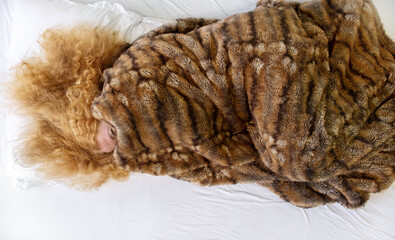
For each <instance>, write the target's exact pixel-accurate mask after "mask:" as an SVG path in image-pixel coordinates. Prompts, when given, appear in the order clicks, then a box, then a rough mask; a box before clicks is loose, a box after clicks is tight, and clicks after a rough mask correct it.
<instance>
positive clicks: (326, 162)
mask: <svg viewBox="0 0 395 240" xmlns="http://www.w3.org/2000/svg"><path fill="white" fill-rule="evenodd" d="M77 45H78V44H77ZM51 51H52V50H51ZM75 52H77V56H79V54H80V53H78V52H79V51H78V50H77V51H75ZM99 52H100V51H99ZM115 52H117V53H118V52H119V51H114V52H112V53H115ZM394 54H395V46H394V43H393V42H392V41H391V40H390V39H389V38H388V37H387V36H386V35H385V33H384V31H383V29H382V26H381V23H380V21H379V18H378V16H377V13H376V11H375V9H374V6H373V5H372V3H371V2H370V1H362V0H355V1H341V0H332V1H329V0H328V1H320V2H310V3H301V4H299V3H284V2H281V1H260V2H259V3H258V5H257V8H256V9H255V10H254V11H252V12H249V13H243V14H238V15H235V16H231V17H229V18H226V19H223V20H205V19H184V20H179V21H178V22H177V24H175V25H170V26H164V27H162V28H159V29H157V30H156V31H153V32H151V33H149V34H147V35H146V36H144V37H142V38H140V39H139V40H137V41H136V42H134V43H133V44H132V45H131V47H130V48H129V49H127V50H126V51H124V53H123V54H121V55H120V56H119V58H118V59H117V60H116V61H115V63H114V65H113V66H112V67H111V68H108V69H106V70H105V71H104V73H103V78H104V79H103V80H98V81H97V82H96V83H95V84H94V85H90V86H89V87H87V88H85V89H89V92H88V93H86V95H83V94H85V93H84V92H81V91H79V90H78V89H80V88H83V85H84V84H87V83H89V82H91V80H92V79H93V78H94V77H93V76H95V77H96V78H97V79H98V77H97V76H99V75H100V74H94V73H89V71H88V72H87V70H85V69H86V66H84V65H79V64H72V66H74V65H78V66H77V70H73V71H74V72H73V73H74V74H71V75H75V76H83V79H84V81H78V80H75V79H74V80H71V81H70V82H68V83H67V84H65V86H64V88H66V89H67V91H66V96H67V101H69V102H67V103H64V104H61V103H60V102H56V104H55V105H56V106H58V107H65V108H66V109H67V111H66V112H58V113H56V114H53V113H52V112H53V110H52V109H51V110H50V111H48V110H47V109H45V108H44V110H42V109H41V105H39V107H38V108H37V109H33V110H32V111H31V112H29V114H30V115H34V116H35V115H37V116H36V120H37V121H38V120H39V122H42V118H43V116H45V115H46V114H47V113H48V112H50V113H51V114H52V115H54V116H55V115H56V117H53V119H49V120H48V121H47V122H46V124H47V125H49V126H51V127H49V126H48V128H47V129H45V131H50V130H51V131H53V129H54V128H55V127H53V125H55V126H57V125H59V126H60V125H61V126H62V127H60V128H59V130H58V132H61V134H59V136H61V137H62V138H65V139H67V141H69V140H70V141H72V142H73V144H71V143H70V144H69V143H68V142H67V144H64V145H62V146H59V150H58V149H57V151H58V152H59V153H61V154H66V153H67V154H70V155H69V156H72V157H71V158H68V159H65V158H62V159H59V158H60V156H62V155H57V156H54V157H53V158H52V159H51V161H47V159H45V160H42V162H40V163H43V169H45V170H44V171H46V172H51V170H53V172H54V173H55V174H57V175H59V174H58V172H59V171H61V172H62V171H64V170H63V169H66V170H67V174H68V175H64V176H67V177H69V176H71V175H73V176H74V175H77V174H78V175H77V176H80V174H79V173H83V174H93V175H95V173H98V174H97V176H99V177H98V179H99V180H97V179H94V180H92V182H95V183H97V184H101V183H102V182H103V181H105V180H106V179H107V178H108V177H114V178H122V177H125V176H126V175H127V174H128V173H127V171H132V172H144V173H149V174H153V175H164V174H166V175H169V176H172V177H175V178H179V179H183V180H187V181H191V182H199V183H200V184H202V185H216V184H235V183H246V182H255V183H259V184H261V185H263V186H265V187H268V188H270V189H271V190H272V191H274V192H275V193H277V194H279V195H280V196H281V197H282V198H283V199H284V200H286V201H289V202H291V203H293V204H296V205H298V206H302V207H313V206H317V205H319V204H325V203H328V202H334V201H337V202H340V203H342V204H343V205H345V206H347V207H358V206H361V205H362V204H363V203H364V202H366V201H367V199H368V197H369V193H371V192H377V191H380V190H382V189H385V188H387V187H388V186H390V185H391V183H392V182H393V180H394V170H393V169H394V164H395V163H394V162H395V160H394V148H395V146H394V135H395V132H394V128H393V122H394V111H393V109H394V99H393V92H394V78H395V77H394V76H395V74H394V72H395V67H394V66H395V61H394ZM70 59H78V57H72V58H69V59H67V60H62V59H56V61H51V62H61V63H62V64H66V63H68V62H69V61H70ZM84 59H89V57H88V58H87V57H85V58H84ZM97 59H101V57H98V56H96V57H95V58H93V59H91V60H90V61H89V60H88V62H89V63H90V62H95V61H96V60H97ZM62 61H63V62H62ZM95 64H97V65H96V66H97V67H96V69H95V71H96V72H100V70H101V69H105V68H106V67H107V66H104V67H103V65H100V64H98V63H95ZM66 65H67V64H66ZM95 71H92V72H95ZM61 72H62V73H63V70H62V71H61ZM90 74H91V75H90ZM66 75H67V77H68V76H69V75H70V72H67V73H66ZM62 76H63V75H62ZM89 76H92V78H90V77H89ZM85 79H87V81H86V80H85ZM103 81H104V85H103V86H102V85H101V84H102V83H103ZM89 84H91V83H89ZM57 86H58V84H55V86H53V88H54V89H58V87H57ZM92 86H94V88H92ZM49 87H52V86H51V84H49ZM42 88H44V89H45V88H46V86H44V87H42ZM99 89H101V93H100V94H99ZM90 91H91V92H90ZM43 95H45V94H43ZM96 95H98V96H97V97H96V98H95V99H94V100H93V96H96ZM58 97H59V96H58ZM81 98H82V99H84V100H83V104H81V105H78V104H75V103H74V102H73V101H74V100H75V99H81ZM92 100H93V104H92V114H93V116H94V118H95V119H97V120H98V121H97V120H94V118H92V116H91V113H90V112H89V111H87V110H86V109H87V106H90V102H91V101H92ZM45 102H47V101H45ZM44 105H45V104H44ZM51 105H52V104H51ZM39 112H41V113H40V114H38V113H39ZM58 122H59V124H58ZM62 124H63V125H62ZM63 126H64V127H63ZM92 126H95V127H94V128H93V129H84V128H86V127H88V128H90V127H92ZM96 126H98V127H96ZM63 128H64V129H63ZM70 129H71V130H72V131H70ZM45 131H43V132H45ZM88 132H89V133H90V134H89V135H87V133H88ZM34 134H36V133H34ZM45 134H47V133H45ZM77 137H78V138H77ZM77 139H78V140H77ZM35 141H36V140H35V139H33V141H32V139H30V140H28V141H27V144H30V142H35ZM40 141H41V140H40ZM36 142H37V141H36ZM58 142H59V141H56V143H52V145H51V144H46V146H47V145H48V146H51V147H52V146H53V145H55V146H58ZM61 142H62V141H61ZM64 143H66V141H64ZM75 143H77V144H75ZM34 149H36V148H34ZM112 150H114V152H113V154H112V155H111V154H106V153H102V152H109V151H112ZM40 151H41V150H40ZM77 151H79V152H84V154H86V155H85V156H86V158H81V157H79V156H78V157H77V156H74V155H73V154H75V152H77ZM49 152H50V151H49V150H48V154H49ZM85 152H86V153H85ZM32 155H33V156H43V154H42V152H40V153H37V154H36V155H34V152H29V153H28V156H32ZM49 155H50V154H49ZM48 159H49V158H48ZM70 159H71V160H70ZM61 174H62V173H61Z"/></svg>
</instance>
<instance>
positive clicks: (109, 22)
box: [0, 0, 395, 240]
mask: <svg viewBox="0 0 395 240" xmlns="http://www.w3.org/2000/svg"><path fill="white" fill-rule="evenodd" d="M374 2H375V4H376V7H377V9H378V11H379V14H380V16H381V18H382V22H383V24H384V27H385V29H386V31H387V34H388V35H389V36H390V37H391V38H392V39H395V26H394V25H393V16H392V14H393V11H394V10H395V2H393V1H391V0H375V1H374ZM255 3H256V0H184V1H180V0H129V1H127V0H111V1H110V0H108V1H100V2H99V1H95V0H76V1H68V0H2V1H1V2H0V34H1V36H2V37H1V38H0V79H1V82H0V91H2V93H4V87H3V86H1V84H3V83H4V82H6V81H10V77H9V73H10V70H9V69H10V68H11V67H12V66H13V65H15V64H16V63H18V62H19V61H20V60H21V59H22V58H24V57H26V56H29V55H30V54H33V53H34V52H35V51H37V49H38V46H37V43H36V41H37V38H38V37H39V36H40V34H41V33H42V32H43V31H44V30H45V29H47V28H50V27H61V26H70V25H72V24H76V23H78V22H88V23H90V24H94V25H100V26H107V27H111V28H112V29H115V30H117V31H119V32H120V33H121V34H122V35H123V36H124V37H125V38H126V39H127V40H128V41H130V42H132V41H133V40H135V39H136V38H137V37H138V36H140V35H141V34H144V33H145V32H147V31H150V30H152V29H154V28H156V27H158V26H160V25H161V24H164V23H168V22H171V21H173V20H174V19H176V18H181V17H207V18H223V17H226V16H229V15H231V14H234V13H238V12H244V11H248V10H251V9H253V8H254V6H255ZM0 120H1V124H0V144H1V145H0V147H1V149H0V192H1V197H0V212H1V215H0V239H5V240H19V239H32V240H34V239H40V240H41V239H43V240H45V239H59V240H63V239H65V240H66V239H76V240H79V239H84V240H85V239H88V240H89V239H139V240H140V239H349V240H353V239H380V240H385V239H388V240H389V239H395V205H394V204H393V199H395V186H394V185H392V187H390V188H389V189H387V190H385V191H384V192H382V193H380V194H373V195H372V196H371V198H370V200H369V201H368V203H367V204H366V205H365V206H364V207H362V208H359V209H356V210H351V209H346V208H344V207H343V206H341V205H339V204H331V205H325V206H320V207H316V208H312V209H302V208H297V207H295V206H293V205H291V204H289V203H286V202H284V201H283V200H281V199H280V198H279V197H277V196H276V195H275V194H274V193H272V192H270V191H269V190H268V189H265V188H262V187H261V186H258V185H255V184H245V185H232V186H216V187H201V186H197V185H194V184H191V183H187V182H182V181H178V180H174V179H172V178H170V177H153V176H149V175H145V174H132V175H131V177H130V179H129V180H128V181H125V182H116V181H111V182H109V183H107V184H105V185H104V186H102V187H101V188H100V189H96V190H92V191H79V190H78V189H71V188H68V187H66V186H63V185H61V184H58V183H56V182H53V181H48V180H45V179H41V178H39V177H38V176H36V175H35V174H34V172H32V171H30V170H28V169H24V168H22V167H20V166H18V165H16V164H14V158H15V153H14V150H13V149H14V146H15V142H16V139H17V135H18V133H19V132H20V126H21V125H22V124H24V123H25V120H24V119H23V118H21V117H18V116H15V115H13V114H12V113H11V110H10V105H9V103H8V102H7V99H6V98H5V97H4V95H1V98H0Z"/></svg>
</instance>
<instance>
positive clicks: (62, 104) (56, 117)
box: [9, 25, 129, 188]
mask: <svg viewBox="0 0 395 240" xmlns="http://www.w3.org/2000/svg"><path fill="white" fill-rule="evenodd" d="M39 44H40V46H41V50H42V51H41V52H40V55H39V56H34V57H31V58H28V59H25V60H23V61H22V62H21V63H20V64H19V65H18V66H17V67H15V71H14V79H13V81H12V82H11V84H10V91H9V92H10V95H11V98H12V99H13V100H15V105H16V108H17V109H18V110H19V112H20V113H21V114H22V115H24V116H28V117H29V118H30V120H31V123H30V124H29V125H27V126H26V130H25V132H24V133H23V134H22V136H21V137H20V140H21V143H20V147H19V148H18V150H17V161H18V162H19V163H21V164H22V165H25V166H35V167H37V169H38V170H39V171H40V172H42V173H44V175H45V176H46V177H50V178H55V179H58V180H65V181H66V182H68V183H71V184H73V185H78V186H80V187H81V186H82V187H84V188H91V187H96V186H100V185H101V184H103V183H104V182H106V181H107V180H108V179H109V178H115V179H126V178H127V177H128V176H129V172H128V171H126V170H123V169H121V168H119V167H118V166H117V165H116V164H115V163H114V161H113V157H112V154H111V153H107V154H101V153H95V152H94V151H93V150H94V148H95V147H96V143H95V140H94V136H95V133H96V126H97V120H96V119H95V118H94V117H93V115H92V113H91V109H90V108H91V102H92V100H93V99H94V97H95V96H96V95H98V94H99V93H100V92H101V88H102V85H103V78H102V71H103V70H104V69H106V68H107V67H110V66H111V65H112V64H113V62H114V61H115V60H116V58H117V57H118V56H119V55H120V53H121V52H123V51H124V50H125V48H126V47H127V46H128V44H127V43H126V42H125V41H124V40H123V39H122V38H121V37H120V36H119V35H118V34H116V33H115V32H112V31H109V30H106V29H104V28H99V27H90V26H85V25H81V26H77V27H74V28H72V29H62V30H59V29H49V30H47V31H45V32H44V33H43V34H42V36H41V38H40V40H39Z"/></svg>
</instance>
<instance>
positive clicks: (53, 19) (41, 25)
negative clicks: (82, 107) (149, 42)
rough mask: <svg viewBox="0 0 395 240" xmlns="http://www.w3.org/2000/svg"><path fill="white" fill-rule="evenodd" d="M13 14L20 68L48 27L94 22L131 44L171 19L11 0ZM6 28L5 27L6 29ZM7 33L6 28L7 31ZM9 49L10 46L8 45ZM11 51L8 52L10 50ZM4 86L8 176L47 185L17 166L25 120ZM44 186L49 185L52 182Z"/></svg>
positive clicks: (13, 58)
mask: <svg viewBox="0 0 395 240" xmlns="http://www.w3.org/2000/svg"><path fill="white" fill-rule="evenodd" d="M11 1H12V5H13V11H8V13H10V15H11V18H9V19H11V20H13V22H12V25H11V24H9V26H12V27H11V31H8V32H7V33H8V35H3V36H6V37H7V36H9V37H10V41H9V43H10V44H9V49H8V50H7V49H5V50H3V51H2V52H4V53H8V56H7V58H8V62H9V63H10V65H16V64H17V63H19V62H20V61H21V60H22V59H23V58H25V57H29V56H31V55H32V54H34V53H36V52H37V50H39V45H38V43H37V40H38V38H39V37H40V35H41V34H42V33H43V32H44V31H45V30H46V29H48V28H53V27H62V26H66V27H69V26H73V25H76V24H78V23H90V24H92V25H94V26H106V27H108V28H110V29H112V30H115V31H117V32H119V33H120V34H121V35H123V36H124V37H125V39H126V40H127V41H128V42H133V41H134V40H136V38H138V37H139V36H141V35H142V34H144V33H146V32H148V31H150V30H152V29H154V28H156V27H158V26H160V25H162V24H163V23H167V22H170V20H163V19H155V18H147V17H142V16H140V15H138V14H136V13H134V12H131V11H126V10H125V9H124V8H123V7H122V6H121V5H119V4H113V3H110V2H108V1H102V2H98V3H95V4H81V3H75V2H71V1H67V0H9V3H11ZM4 29H5V28H4ZM5 30H6V29H5ZM6 47H7V46H6ZM6 50H7V51H6ZM1 91H4V87H2V86H1V83H0V123H1V124H0V144H1V145H0V160H1V162H0V163H1V165H2V168H3V169H6V174H7V175H9V176H11V177H13V178H14V179H16V180H17V182H18V183H19V186H20V187H29V186H31V185H36V184H39V183H40V182H43V181H42V179H40V178H39V177H37V176H36V174H35V172H34V171H32V170H29V169H26V168H22V167H20V166H18V165H17V164H15V163H14V157H13V156H14V153H13V148H14V146H15V140H16V138H17V136H18V135H19V134H20V129H21V128H22V127H21V126H22V125H23V124H25V122H24V121H25V120H24V119H22V118H20V117H17V116H15V115H13V114H11V113H10V106H9V104H8V103H7V100H6V99H5V98H4V97H3V96H1V95H2V93H1ZM43 183H45V184H47V183H48V181H44V182H43Z"/></svg>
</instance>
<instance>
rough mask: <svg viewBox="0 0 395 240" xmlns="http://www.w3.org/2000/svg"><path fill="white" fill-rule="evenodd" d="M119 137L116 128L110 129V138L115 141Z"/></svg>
mask: <svg viewBox="0 0 395 240" xmlns="http://www.w3.org/2000/svg"><path fill="white" fill-rule="evenodd" d="M116 136H117V130H115V128H114V127H110V138H112V139H115V137H116Z"/></svg>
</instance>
